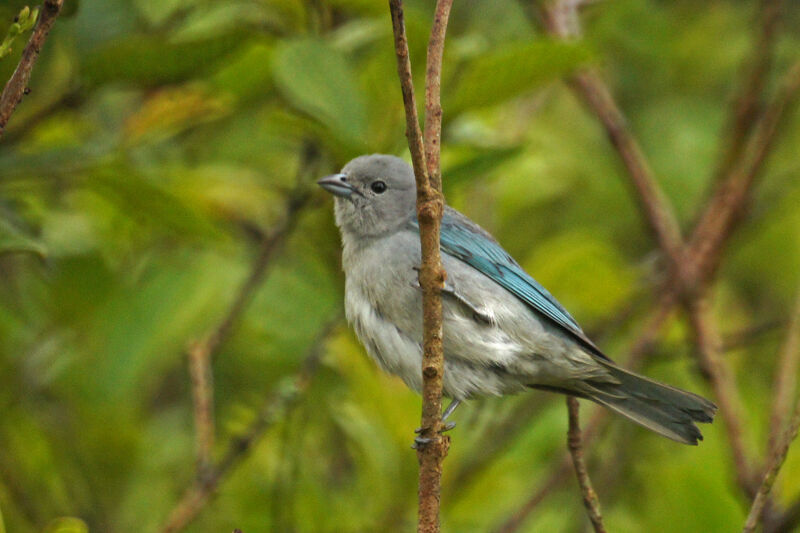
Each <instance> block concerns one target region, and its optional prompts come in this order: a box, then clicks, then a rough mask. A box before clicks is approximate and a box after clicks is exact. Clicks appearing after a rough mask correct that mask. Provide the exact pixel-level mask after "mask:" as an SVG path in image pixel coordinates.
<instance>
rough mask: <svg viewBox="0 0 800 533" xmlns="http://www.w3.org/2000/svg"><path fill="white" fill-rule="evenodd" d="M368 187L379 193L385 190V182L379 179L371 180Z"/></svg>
mask: <svg viewBox="0 0 800 533" xmlns="http://www.w3.org/2000/svg"><path fill="white" fill-rule="evenodd" d="M369 188H370V189H372V192H374V193H376V194H381V193H383V192H384V191H386V184H385V183H384V182H382V181H380V180H378V181H373V182H372V185H370V186H369Z"/></svg>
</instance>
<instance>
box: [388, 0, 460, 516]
mask: <svg viewBox="0 0 800 533" xmlns="http://www.w3.org/2000/svg"><path fill="white" fill-rule="evenodd" d="M451 5H452V0H438V2H437V4H436V11H435V15H434V20H433V26H432V28H431V36H430V40H429V41H428V54H427V69H426V76H425V110H426V114H425V135H424V139H423V137H422V136H421V135H420V128H419V119H418V117H417V110H416V102H415V98H414V86H413V83H412V78H411V61H410V59H409V56H408V41H407V39H406V33H405V23H404V19H403V4H402V1H401V0H390V1H389V10H390V12H391V15H392V29H393V33H394V44H395V53H396V56H397V72H398V76H399V78H400V86H401V89H402V93H403V103H404V105H405V112H406V136H407V137H408V146H409V149H410V151H411V157H412V161H413V164H414V175H415V177H416V181H417V218H418V220H419V228H420V244H421V251H422V264H421V265H420V272H419V284H420V287H421V288H422V316H423V354H422V369H421V372H422V424H421V434H420V438H421V440H420V442H425V444H424V445H421V446H419V447H418V449H417V457H418V459H419V464H420V472H419V513H418V526H417V528H418V531H420V532H435V531H439V498H440V493H441V477H442V462H443V460H444V458H445V456H446V455H447V450H448V448H449V445H450V440H449V438H448V437H445V436H443V435H441V430H442V420H441V412H442V384H443V373H444V349H443V344H442V301H441V295H440V291H441V288H442V286H443V284H444V279H445V272H444V270H443V269H442V261H441V254H440V249H439V230H440V225H441V219H442V213H443V211H444V198H443V197H442V181H441V170H440V168H439V148H440V138H441V127H442V108H441V103H440V97H439V94H440V87H441V70H442V54H443V50H444V41H445V33H446V30H447V21H448V19H449V15H450V7H451Z"/></svg>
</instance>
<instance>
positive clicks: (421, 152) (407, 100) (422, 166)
mask: <svg viewBox="0 0 800 533" xmlns="http://www.w3.org/2000/svg"><path fill="white" fill-rule="evenodd" d="M389 11H390V12H391V15H392V31H393V33H394V52H395V55H396V56H397V75H398V77H399V78H400V90H401V91H402V93H403V106H404V107H405V112H406V138H407V139H408V149H409V150H410V151H411V164H412V165H413V166H414V177H415V178H416V181H417V194H419V191H421V190H423V189H425V188H427V185H428V165H427V163H426V162H425V147H424V145H423V141H422V130H420V128H419V116H418V115H417V100H416V97H415V96H414V81H413V78H412V77H411V58H409V56H408V39H407V38H406V22H405V17H404V15H403V1H402V0H390V1H389Z"/></svg>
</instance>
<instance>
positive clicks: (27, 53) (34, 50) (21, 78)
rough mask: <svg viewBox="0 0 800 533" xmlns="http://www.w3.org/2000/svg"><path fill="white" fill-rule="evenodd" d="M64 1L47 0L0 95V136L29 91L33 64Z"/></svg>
mask: <svg viewBox="0 0 800 533" xmlns="http://www.w3.org/2000/svg"><path fill="white" fill-rule="evenodd" d="M63 3H64V0H45V2H44V5H43V6H42V9H41V10H40V11H39V22H37V24H36V27H35V28H34V29H33V34H32V35H31V38H30V39H29V40H28V44H27V45H26V46H25V49H24V50H23V51H22V57H21V58H20V60H19V64H18V65H17V68H16V70H14V74H12V75H11V78H10V79H9V80H8V83H6V86H5V88H4V89H3V94H2V95H0V137H1V136H2V135H3V131H5V128H6V124H8V119H10V118H11V114H12V113H13V112H14V110H15V109H16V108H17V105H18V104H19V103H20V102H21V101H22V96H23V95H24V94H26V93H27V91H28V82H29V81H30V79H31V71H32V70H33V65H34V64H35V63H36V60H37V59H38V58H39V51H40V50H41V49H42V46H44V42H45V40H46V39H47V34H48V33H49V32H50V29H51V28H52V27H53V24H55V22H56V17H58V13H59V11H61V6H62V4H63Z"/></svg>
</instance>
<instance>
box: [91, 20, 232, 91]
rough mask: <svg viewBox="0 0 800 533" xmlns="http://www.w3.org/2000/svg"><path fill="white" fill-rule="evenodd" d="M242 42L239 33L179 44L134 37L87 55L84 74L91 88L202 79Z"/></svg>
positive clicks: (152, 84) (149, 37)
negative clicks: (126, 83) (119, 84)
mask: <svg viewBox="0 0 800 533" xmlns="http://www.w3.org/2000/svg"><path fill="white" fill-rule="evenodd" d="M245 42H247V40H246V39H244V38H243V34H242V33H241V32H233V33H227V34H225V35H220V36H215V37H210V38H207V39H199V40H195V41H191V42H180V43H172V42H167V41H165V40H164V39H158V38H153V37H151V36H146V35H134V36H130V37H127V38H125V39H121V40H119V41H113V42H111V43H109V44H108V45H106V46H104V47H103V48H101V49H100V50H98V51H97V52H94V53H93V54H91V55H89V57H87V58H86V60H85V62H84V65H83V68H84V70H83V73H84V75H85V77H86V78H87V80H88V81H89V82H90V83H92V84H94V85H102V84H104V83H108V82H112V81H127V82H138V83H140V84H142V85H143V86H147V87H153V86H157V85H159V84H162V83H173V82H177V81H183V80H186V79H192V78H195V77H198V76H202V75H203V74H204V73H205V72H206V71H208V70H210V69H213V68H215V67H217V66H218V62H219V61H220V60H221V59H223V58H225V57H227V56H228V55H229V54H231V53H232V52H235V51H236V50H238V49H239V46H240V45H242V44H243V43H245Z"/></svg>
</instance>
